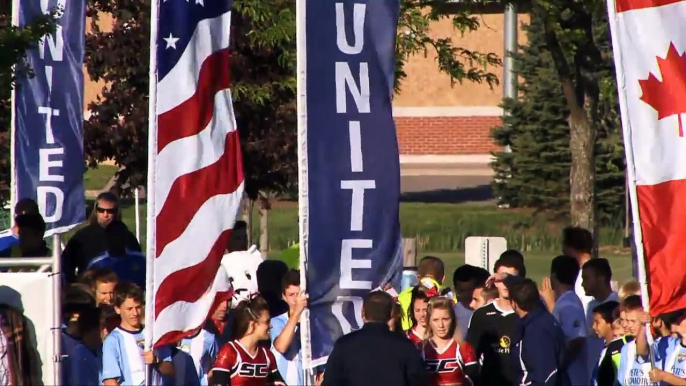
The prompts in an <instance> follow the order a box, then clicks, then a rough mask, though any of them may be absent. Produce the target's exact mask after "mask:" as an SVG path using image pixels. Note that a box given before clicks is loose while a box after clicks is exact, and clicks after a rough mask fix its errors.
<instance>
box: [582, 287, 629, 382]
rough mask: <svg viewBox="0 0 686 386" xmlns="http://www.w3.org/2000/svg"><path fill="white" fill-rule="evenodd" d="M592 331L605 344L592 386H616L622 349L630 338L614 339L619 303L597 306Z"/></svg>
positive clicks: (611, 302) (594, 311) (606, 303)
mask: <svg viewBox="0 0 686 386" xmlns="http://www.w3.org/2000/svg"><path fill="white" fill-rule="evenodd" d="M592 311H593V326H592V328H593V331H594V332H595V334H596V336H597V337H598V338H599V339H602V340H603V342H604V343H605V347H604V348H603V351H602V352H601V353H600V359H599V360H598V362H597V365H596V367H595V369H594V370H593V376H592V378H591V379H592V384H593V385H594V386H602V385H615V384H617V371H618V370H619V362H620V356H621V350H622V347H624V345H625V344H626V343H627V341H629V340H631V339H632V338H631V337H626V336H620V337H616V336H615V332H614V327H613V324H614V322H615V321H616V320H618V319H619V303H617V302H615V301H609V302H605V303H603V304H599V305H597V306H596V307H595V308H594V309H593V310H592Z"/></svg>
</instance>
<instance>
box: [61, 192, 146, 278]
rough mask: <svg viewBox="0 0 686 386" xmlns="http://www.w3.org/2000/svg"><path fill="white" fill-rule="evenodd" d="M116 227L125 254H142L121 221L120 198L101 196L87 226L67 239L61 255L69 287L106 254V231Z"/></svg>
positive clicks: (111, 195) (106, 193) (133, 237)
mask: <svg viewBox="0 0 686 386" xmlns="http://www.w3.org/2000/svg"><path fill="white" fill-rule="evenodd" d="M113 224H116V226H115V228H116V230H117V232H121V233H122V235H121V236H120V239H121V240H124V247H125V248H126V250H130V251H135V252H141V246H140V244H139V243H138V240H136V236H134V235H133V233H131V231H130V230H128V228H126V225H124V224H123V223H122V222H121V220H120V213H119V198H118V197H117V196H116V195H115V194H113V193H111V192H104V193H100V195H98V197H97V199H96V200H95V206H94V208H93V213H92V214H91V217H90V218H89V219H88V225H87V226H86V227H84V228H82V229H81V230H79V231H78V232H76V234H74V236H73V237H72V238H71V239H69V242H68V243H67V246H66V248H65V249H64V252H62V271H63V272H65V275H66V277H65V278H66V280H67V282H68V283H73V282H75V281H76V278H77V275H81V274H83V273H84V272H85V271H86V268H87V267H88V265H89V264H90V263H91V261H92V260H93V259H95V258H96V257H98V256H101V255H103V254H104V253H106V252H107V238H106V236H105V235H106V232H105V229H106V228H108V227H110V226H112V225H113Z"/></svg>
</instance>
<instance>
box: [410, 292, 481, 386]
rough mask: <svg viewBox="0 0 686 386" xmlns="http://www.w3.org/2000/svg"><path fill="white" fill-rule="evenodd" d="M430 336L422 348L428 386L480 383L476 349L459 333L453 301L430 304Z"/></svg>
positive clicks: (439, 299) (440, 299)
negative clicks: (463, 339) (427, 374)
mask: <svg viewBox="0 0 686 386" xmlns="http://www.w3.org/2000/svg"><path fill="white" fill-rule="evenodd" d="M427 315H428V325H427V336H428V337H429V338H428V339H427V340H425V341H424V342H423V343H422V344H421V346H420V348H421V351H422V358H423V359H424V367H425V368H426V370H427V372H428V373H429V383H428V385H429V386H448V385H450V386H463V385H465V386H466V385H475V384H477V382H478V376H479V363H478V361H477V358H476V353H475V351H474V348H473V347H472V346H471V345H470V344H469V343H468V342H465V341H462V337H461V336H460V334H459V333H456V331H457V327H458V326H457V318H456V317H455V310H454V309H453V305H452V302H451V301H450V299H446V298H443V297H435V298H431V300H429V307H428V310H427Z"/></svg>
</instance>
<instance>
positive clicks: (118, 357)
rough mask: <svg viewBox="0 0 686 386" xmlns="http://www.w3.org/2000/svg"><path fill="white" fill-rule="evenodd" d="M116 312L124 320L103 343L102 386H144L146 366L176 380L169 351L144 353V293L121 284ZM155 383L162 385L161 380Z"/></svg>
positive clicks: (118, 290) (118, 287)
mask: <svg viewBox="0 0 686 386" xmlns="http://www.w3.org/2000/svg"><path fill="white" fill-rule="evenodd" d="M114 309H115V311H116V312H117V314H119V315H120V316H121V323H120V324H119V327H117V328H115V329H114V330H113V331H112V332H111V333H110V334H109V335H108V336H107V338H106V339H105V341H104V343H103V347H102V374H101V376H100V378H101V379H100V381H101V383H102V385H103V386H118V385H141V384H143V382H144V381H145V376H146V373H145V367H146V365H152V366H153V368H154V369H155V370H156V372H155V373H156V374H157V372H159V374H160V375H161V376H163V377H173V376H174V366H173V365H172V363H171V352H170V350H169V349H168V348H166V347H164V348H162V349H159V350H154V351H143V345H142V344H141V343H142V342H143V341H144V340H145V339H144V331H143V324H142V323H141V315H142V313H143V291H142V290H141V289H140V288H139V287H138V286H137V285H135V284H132V283H126V282H123V283H119V284H117V287H116V288H115V291H114ZM158 377H159V376H158ZM153 383H155V384H159V380H158V381H157V382H153Z"/></svg>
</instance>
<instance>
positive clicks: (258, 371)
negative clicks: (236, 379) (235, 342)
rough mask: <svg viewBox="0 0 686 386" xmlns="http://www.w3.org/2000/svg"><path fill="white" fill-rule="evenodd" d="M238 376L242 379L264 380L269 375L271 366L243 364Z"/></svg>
mask: <svg viewBox="0 0 686 386" xmlns="http://www.w3.org/2000/svg"><path fill="white" fill-rule="evenodd" d="M238 375H240V376H242V377H253V378H264V377H266V376H267V375H269V366H267V365H266V364H264V363H257V364H256V363H241V367H239V368H238Z"/></svg>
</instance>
